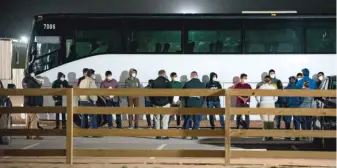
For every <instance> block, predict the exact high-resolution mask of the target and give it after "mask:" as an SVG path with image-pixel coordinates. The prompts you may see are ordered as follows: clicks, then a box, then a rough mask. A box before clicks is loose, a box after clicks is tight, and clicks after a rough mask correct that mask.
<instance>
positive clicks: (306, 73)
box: [296, 68, 316, 89]
mask: <svg viewBox="0 0 337 168" xmlns="http://www.w3.org/2000/svg"><path fill="white" fill-rule="evenodd" d="M302 73H303V78H302V79H301V80H299V81H298V82H297V83H296V87H297V88H298V89H302V88H303V84H304V82H305V81H308V82H309V89H316V82H315V81H314V80H313V79H311V78H310V77H309V75H310V71H309V70H308V69H307V68H304V69H303V70H302Z"/></svg>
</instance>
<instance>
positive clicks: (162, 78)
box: [150, 70, 173, 139]
mask: <svg viewBox="0 0 337 168" xmlns="http://www.w3.org/2000/svg"><path fill="white" fill-rule="evenodd" d="M158 75H159V77H158V78H157V79H155V80H154V81H153V82H152V84H151V88H152V89H172V85H171V82H170V81H169V80H168V79H167V77H166V72H165V70H160V71H159V72H158ZM150 100H151V103H152V104H153V107H156V108H169V107H170V106H171V103H172V102H173V97H171V96H168V97H167V96H156V97H150ZM169 119H170V115H169V114H156V115H154V120H155V127H156V129H157V130H159V129H160V125H162V127H163V130H167V129H168V124H169ZM156 139H169V137H167V136H166V137H160V136H157V137H156Z"/></svg>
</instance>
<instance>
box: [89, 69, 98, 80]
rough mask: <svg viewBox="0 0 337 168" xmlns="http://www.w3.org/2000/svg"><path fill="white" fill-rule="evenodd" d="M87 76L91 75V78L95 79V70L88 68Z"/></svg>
mask: <svg viewBox="0 0 337 168" xmlns="http://www.w3.org/2000/svg"><path fill="white" fill-rule="evenodd" d="M87 76H88V77H91V78H92V79H94V80H95V78H96V77H95V70H93V69H89V70H88V72H87Z"/></svg>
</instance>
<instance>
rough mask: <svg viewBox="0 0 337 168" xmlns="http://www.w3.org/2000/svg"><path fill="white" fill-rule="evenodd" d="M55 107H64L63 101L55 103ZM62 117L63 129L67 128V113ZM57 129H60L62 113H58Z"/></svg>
mask: <svg viewBox="0 0 337 168" xmlns="http://www.w3.org/2000/svg"><path fill="white" fill-rule="evenodd" d="M55 106H62V101H57V102H55ZM61 117H62V127H63V128H66V113H61ZM55 124H56V127H57V128H59V127H60V113H56V123H55Z"/></svg>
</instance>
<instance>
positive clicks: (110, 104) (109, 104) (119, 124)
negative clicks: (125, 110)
mask: <svg viewBox="0 0 337 168" xmlns="http://www.w3.org/2000/svg"><path fill="white" fill-rule="evenodd" d="M105 106H106V107H119V106H120V105H119V102H113V101H107V102H106V105H105ZM107 119H108V127H109V128H111V127H112V126H113V124H112V115H111V114H108V115H107ZM116 125H117V128H122V117H121V114H116Z"/></svg>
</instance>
